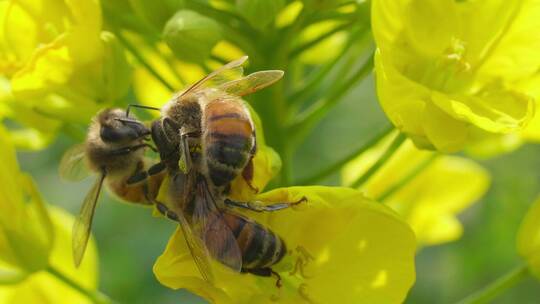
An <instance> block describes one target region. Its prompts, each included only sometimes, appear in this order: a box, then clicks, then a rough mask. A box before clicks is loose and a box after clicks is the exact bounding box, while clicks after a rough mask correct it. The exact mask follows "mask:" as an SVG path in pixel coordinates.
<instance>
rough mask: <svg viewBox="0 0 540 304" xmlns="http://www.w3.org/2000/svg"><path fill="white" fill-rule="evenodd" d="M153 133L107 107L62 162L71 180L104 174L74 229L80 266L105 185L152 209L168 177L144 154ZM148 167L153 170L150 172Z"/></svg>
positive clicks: (64, 173)
mask: <svg viewBox="0 0 540 304" xmlns="http://www.w3.org/2000/svg"><path fill="white" fill-rule="evenodd" d="M149 135H150V130H149V129H148V128H147V127H146V126H145V125H144V124H143V123H142V122H140V121H138V120H136V119H134V118H132V117H128V116H127V115H126V111H123V110H121V109H106V110H103V111H102V112H100V113H99V114H98V115H97V116H96V117H94V119H93V120H92V123H91V124H90V128H89V130H88V134H87V137H86V142H85V143H84V144H81V145H77V146H74V147H73V148H71V149H70V150H68V151H67V152H66V153H65V154H64V156H63V157H62V160H61V162H60V168H59V173H60V176H61V177H62V178H63V179H65V180H70V181H79V180H82V179H83V178H85V177H86V176H87V175H88V169H90V171H93V172H94V173H97V174H99V177H98V178H97V180H96V182H95V183H94V186H92V188H91V190H90V191H89V192H88V194H87V195H86V197H85V198H84V201H83V204H82V207H81V210H80V213H79V215H78V217H77V218H76V221H75V224H74V226H73V239H72V243H73V257H74V262H75V265H76V266H79V265H80V263H81V261H82V258H83V255H84V252H85V250H86V245H87V243H88V239H89V236H90V230H91V226H92V219H93V216H94V211H95V208H96V203H97V201H98V198H99V194H100V191H101V187H102V185H103V183H104V182H105V183H106V185H107V187H108V188H109V189H110V190H111V192H112V193H114V194H115V195H116V196H118V197H119V198H120V199H122V200H124V201H127V202H131V203H135V204H142V205H150V204H152V203H153V199H154V198H155V197H156V195H157V192H158V190H159V187H160V186H161V182H162V180H163V178H164V176H165V170H164V169H165V167H164V166H163V165H161V164H157V165H153V166H150V161H149V160H148V159H146V158H145V156H144V150H145V149H146V148H148V147H151V146H150V145H149V144H148V143H146V140H147V138H148V137H149ZM147 169H148V171H146V170H147Z"/></svg>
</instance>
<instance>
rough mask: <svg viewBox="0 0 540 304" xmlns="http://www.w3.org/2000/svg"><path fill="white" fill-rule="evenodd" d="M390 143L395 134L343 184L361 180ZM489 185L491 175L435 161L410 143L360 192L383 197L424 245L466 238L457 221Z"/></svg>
mask: <svg viewBox="0 0 540 304" xmlns="http://www.w3.org/2000/svg"><path fill="white" fill-rule="evenodd" d="M391 140H392V135H391V136H388V137H387V138H386V139H385V140H383V141H382V142H381V143H380V144H378V145H377V146H376V147H375V148H374V149H371V150H368V151H366V152H365V153H363V154H362V155H360V156H359V157H358V158H357V159H355V160H353V161H352V162H350V163H349V164H347V166H346V167H345V168H344V170H343V180H344V183H345V184H348V183H350V182H352V181H353V180H356V179H357V178H358V177H359V176H360V175H362V174H363V173H364V172H365V171H366V170H367V168H369V167H370V166H371V164H373V162H374V161H375V160H376V159H378V158H379V157H380V155H381V154H382V153H383V152H384V151H385V150H386V149H387V147H388V145H390V143H391ZM489 180H490V179H489V175H488V173H487V172H486V171H485V170H484V169H483V168H482V167H481V166H479V165H478V164H476V163H474V162H473V161H470V160H467V159H464V158H460V157H452V156H442V155H440V156H436V155H435V154H434V152H427V151H422V150H418V149H417V148H415V147H414V145H413V144H412V143H411V142H410V141H407V142H405V143H404V144H403V145H402V146H401V147H400V148H399V149H398V150H397V152H396V153H395V154H394V156H393V157H392V158H391V159H390V160H389V161H388V162H387V163H385V165H383V167H381V168H380V169H379V170H378V171H377V173H376V174H375V175H373V176H372V177H371V178H370V179H369V180H368V181H367V182H366V183H365V184H364V185H363V186H362V187H361V190H363V191H364V192H365V193H366V195H367V196H369V197H372V198H374V199H378V198H380V197H383V196H384V197H385V198H384V200H383V203H384V204H386V205H388V206H390V207H391V208H392V209H394V210H395V211H396V212H398V213H399V214H401V215H402V216H403V218H404V219H405V220H406V221H407V222H408V223H409V224H410V225H411V227H412V228H413V229H414V231H415V232H416V236H417V239H418V242H419V244H420V245H435V244H440V243H444V242H449V241H452V240H455V239H457V238H459V237H460V236H461V232H462V230H463V228H462V226H461V223H460V222H459V221H458V220H457V218H456V216H457V215H458V214H459V213H461V212H462V211H463V210H465V209H466V208H468V207H469V206H471V205H472V204H473V203H475V202H476V201H477V200H478V199H479V198H480V197H481V196H482V195H483V194H484V193H485V192H486V191H487V188H488V186H489ZM395 187H397V188H396V190H392V189H394V188H395ZM389 191H390V192H389ZM392 191H393V192H392ZM388 195H389V196H388Z"/></svg>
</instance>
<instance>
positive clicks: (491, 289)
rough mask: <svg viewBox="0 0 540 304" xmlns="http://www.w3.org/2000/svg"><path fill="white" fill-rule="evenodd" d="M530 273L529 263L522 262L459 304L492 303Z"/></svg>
mask: <svg viewBox="0 0 540 304" xmlns="http://www.w3.org/2000/svg"><path fill="white" fill-rule="evenodd" d="M528 275H529V269H528V268H527V265H525V264H522V265H519V266H518V267H516V268H514V269H513V270H511V271H510V272H509V273H507V274H505V275H503V276H502V277H500V278H498V279H497V280H496V281H494V282H492V283H491V284H489V285H488V286H486V287H484V288H482V289H480V290H478V291H476V292H475V293H473V294H471V295H469V296H468V297H466V298H465V299H463V300H461V301H459V302H458V304H483V303H490V302H491V300H493V299H495V298H496V297H497V296H498V295H500V294H501V293H503V292H504V291H506V290H508V289H510V288H512V287H514V286H515V285H516V284H517V283H519V282H521V281H523V279H525V278H526V277H527V276H528Z"/></svg>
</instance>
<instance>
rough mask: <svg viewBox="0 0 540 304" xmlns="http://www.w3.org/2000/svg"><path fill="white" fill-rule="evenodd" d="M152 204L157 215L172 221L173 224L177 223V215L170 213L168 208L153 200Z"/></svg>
mask: <svg viewBox="0 0 540 304" xmlns="http://www.w3.org/2000/svg"><path fill="white" fill-rule="evenodd" d="M154 204H156V207H157V210H158V211H159V213H161V214H163V215H164V216H166V217H167V218H168V219H170V220H173V221H175V222H178V215H177V214H176V213H174V212H172V211H171V210H170V209H169V207H167V206H165V204H163V203H162V202H159V201H157V200H154Z"/></svg>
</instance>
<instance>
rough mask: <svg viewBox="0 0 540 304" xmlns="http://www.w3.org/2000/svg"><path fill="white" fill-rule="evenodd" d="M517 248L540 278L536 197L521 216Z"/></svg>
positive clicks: (539, 215) (539, 206)
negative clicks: (523, 216)
mask: <svg viewBox="0 0 540 304" xmlns="http://www.w3.org/2000/svg"><path fill="white" fill-rule="evenodd" d="M517 250H518V252H519V254H520V255H521V256H522V257H523V258H524V259H525V260H526V261H527V263H528V264H529V267H530V269H531V271H532V273H534V274H535V275H536V276H537V277H538V278H539V279H540V199H537V200H536V201H535V202H534V203H533V204H532V206H531V207H530V209H529V211H528V212H527V214H526V215H525V218H523V221H522V222H521V226H520V228H519V232H518V235H517Z"/></svg>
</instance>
